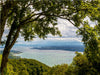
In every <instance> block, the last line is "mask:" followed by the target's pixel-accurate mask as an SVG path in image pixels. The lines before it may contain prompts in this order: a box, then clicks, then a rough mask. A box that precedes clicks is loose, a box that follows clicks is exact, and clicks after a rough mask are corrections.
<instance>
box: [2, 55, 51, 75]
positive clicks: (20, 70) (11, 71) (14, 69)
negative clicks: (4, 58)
mask: <svg viewBox="0 0 100 75" xmlns="http://www.w3.org/2000/svg"><path fill="white" fill-rule="evenodd" d="M0 61H1V55H0ZM0 63H1V62H0ZM49 70H50V67H48V66H47V65H45V64H43V63H41V62H39V61H36V60H33V59H9V62H8V66H7V73H6V74H7V75H46V73H47V72H48V71H49Z"/></svg>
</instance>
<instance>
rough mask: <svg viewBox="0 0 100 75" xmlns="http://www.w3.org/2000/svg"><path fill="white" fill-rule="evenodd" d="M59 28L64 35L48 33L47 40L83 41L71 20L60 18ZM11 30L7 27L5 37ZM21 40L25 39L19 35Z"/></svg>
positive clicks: (36, 39) (35, 39)
mask: <svg viewBox="0 0 100 75" xmlns="http://www.w3.org/2000/svg"><path fill="white" fill-rule="evenodd" d="M57 27H58V29H59V30H60V32H61V34H62V37H59V36H52V35H51V34H49V35H48V37H47V38H46V39H45V40H46V41H47V40H49V41H50V40H51V41H54V40H57V41H63V40H64V41H78V42H81V38H80V37H79V36H78V35H77V34H76V30H77V28H75V27H74V26H73V25H72V24H71V23H70V22H68V21H67V20H64V19H60V18H58V25H57ZM8 32H9V29H8V28H7V27H6V28H5V32H4V36H3V37H5V36H6V35H7V34H8ZM41 40H42V39H39V38H34V41H41ZM17 41H19V42H21V41H24V39H23V37H19V38H18V40H17Z"/></svg>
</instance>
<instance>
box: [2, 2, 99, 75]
mask: <svg viewBox="0 0 100 75" xmlns="http://www.w3.org/2000/svg"><path fill="white" fill-rule="evenodd" d="M13 2H15V3H13V4H12V2H10V1H9V0H7V1H5V3H4V5H3V6H2V7H1V10H0V11H1V13H0V14H2V15H3V16H5V17H3V16H2V17H1V20H2V23H1V25H0V26H1V27H0V28H1V29H3V28H4V27H5V24H4V23H5V22H7V26H8V27H10V32H9V34H8V37H7V41H6V44H5V48H4V52H3V59H2V68H3V69H4V68H6V64H7V60H8V55H9V52H10V49H11V48H12V46H13V45H14V44H15V42H16V40H17V38H18V36H19V33H20V34H21V35H22V36H23V37H24V39H25V41H26V40H32V39H33V38H34V37H35V36H38V37H39V38H43V39H44V38H46V37H47V35H48V34H52V35H60V32H59V30H58V28H57V27H56V25H57V18H58V17H59V18H63V19H66V20H67V21H69V22H70V23H72V24H73V25H74V26H75V27H76V28H78V31H77V34H78V35H81V37H82V41H83V42H84V45H85V51H84V53H83V54H81V53H76V54H77V55H76V57H75V58H74V59H73V62H72V64H71V65H69V66H68V65H65V64H64V65H58V66H55V67H52V68H51V69H50V70H49V72H48V73H45V72H47V69H48V68H47V67H46V68H47V69H45V68H44V67H43V68H42V67H41V66H36V65H37V64H38V65H39V64H40V63H38V62H37V63H35V62H33V60H31V59H18V60H16V59H10V61H9V63H8V66H7V73H9V74H10V75H11V74H13V73H14V72H15V74H17V75H18V74H19V75H20V74H24V75H25V74H26V75H28V74H30V75H31V74H34V75H35V74H36V75H41V74H42V73H43V74H51V75H66V74H68V75H100V72H99V70H100V1H99V0H78V1H77V0H57V1H54V0H49V1H48V0H25V1H24V2H23V1H16V0H14V1H13ZM41 3H42V4H41ZM9 4H12V5H11V6H9ZM4 6H5V8H6V7H7V6H9V7H7V8H8V9H7V8H6V10H4V9H5V8H4ZM12 6H13V7H12ZM7 10H8V12H7ZM3 13H4V14H3ZM8 14H9V15H8ZM86 17H88V18H89V19H90V21H92V22H95V24H94V25H93V26H92V25H90V24H89V22H88V20H87V21H85V18H86ZM2 26H3V27H2ZM0 33H1V34H2V33H3V30H1V31H0ZM1 37H2V35H0V41H1ZM0 43H1V42H0ZM17 64H18V65H17ZM34 64H35V65H34ZM16 65H17V66H16ZM32 65H33V66H32ZM37 67H38V68H37ZM35 68H36V69H35ZM2 72H3V71H2ZM10 72H11V73H10ZM16 72H17V73H16ZM15 74H14V75H15ZM2 75H3V74H2Z"/></svg>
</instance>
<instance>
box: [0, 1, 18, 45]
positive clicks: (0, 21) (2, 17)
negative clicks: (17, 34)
mask: <svg viewBox="0 0 100 75" xmlns="http://www.w3.org/2000/svg"><path fill="white" fill-rule="evenodd" d="M15 5H16V2H15V1H13V2H12V1H9V0H7V1H6V2H5V5H2V6H1V14H0V45H1V39H2V35H3V32H4V27H5V24H6V20H7V18H8V15H9V10H11V8H12V7H13V6H15ZM10 15H11V14H10Z"/></svg>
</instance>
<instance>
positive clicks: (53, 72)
mask: <svg viewBox="0 0 100 75" xmlns="http://www.w3.org/2000/svg"><path fill="white" fill-rule="evenodd" d="M1 56H2V55H0V60H1ZM0 63H1V62H0ZM99 66H100V65H98V66H95V68H94V67H93V65H92V64H90V63H89V62H88V59H87V57H86V56H85V55H83V54H81V53H78V52H76V56H75V57H74V58H73V62H72V63H71V64H70V65H68V64H62V65H56V66H53V67H49V66H47V65H45V64H43V63H41V62H39V61H37V60H34V59H25V58H19V59H9V62H8V66H7V73H5V75H100V71H99V69H100V67H99Z"/></svg>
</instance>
